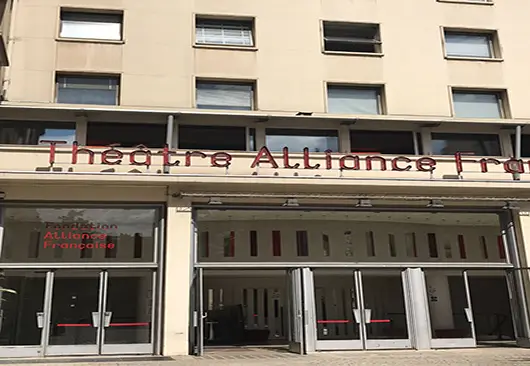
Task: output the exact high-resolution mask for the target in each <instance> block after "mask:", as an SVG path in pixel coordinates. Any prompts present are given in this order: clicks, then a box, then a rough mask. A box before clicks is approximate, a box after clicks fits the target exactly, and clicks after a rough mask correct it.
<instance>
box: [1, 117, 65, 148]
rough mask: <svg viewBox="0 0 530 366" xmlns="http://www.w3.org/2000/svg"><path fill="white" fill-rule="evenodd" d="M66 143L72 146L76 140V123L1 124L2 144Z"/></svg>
mask: <svg viewBox="0 0 530 366" xmlns="http://www.w3.org/2000/svg"><path fill="white" fill-rule="evenodd" d="M49 140H53V141H64V142H66V143H67V144H72V143H73V142H74V140H75V123H74V122H40V121H39V122H26V121H5V122H4V121H2V122H0V144H13V145H41V144H46V143H43V142H42V141H49Z"/></svg>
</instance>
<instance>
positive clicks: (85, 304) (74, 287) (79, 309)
mask: <svg viewBox="0 0 530 366" xmlns="http://www.w3.org/2000/svg"><path fill="white" fill-rule="evenodd" d="M98 299H99V272H96V271H87V270H83V271H81V270H78V271H75V270H74V271H72V270H65V271H60V270H59V271H57V272H56V273H55V279H54V284H53V300H52V313H51V328H50V341H49V343H50V345H89V344H94V345H95V344H96V334H97V327H96V325H97V324H94V318H96V322H97V321H98V320H97V319H98V318H97V317H98Z"/></svg>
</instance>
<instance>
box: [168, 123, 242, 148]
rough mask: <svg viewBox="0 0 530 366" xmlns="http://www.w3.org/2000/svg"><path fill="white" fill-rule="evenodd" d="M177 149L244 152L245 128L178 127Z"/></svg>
mask: <svg viewBox="0 0 530 366" xmlns="http://www.w3.org/2000/svg"><path fill="white" fill-rule="evenodd" d="M178 138H179V142H178V147H179V149H188V150H217V151H227V150H228V151H231V150H232V151H245V150H246V131H245V127H233V126H202V125H179V130H178Z"/></svg>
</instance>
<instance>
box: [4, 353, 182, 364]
mask: <svg viewBox="0 0 530 366" xmlns="http://www.w3.org/2000/svg"><path fill="white" fill-rule="evenodd" d="M171 360H172V358H171V357H168V356H145V355H142V356H84V357H68V356H63V357H42V358H16V359H14V358H0V364H10V363H16V364H22V363H24V364H26V363H27V364H41V363H44V364H49V365H55V364H62V363H64V364H68V363H76V362H83V363H92V362H94V363H95V362H139V361H140V362H150V361H171Z"/></svg>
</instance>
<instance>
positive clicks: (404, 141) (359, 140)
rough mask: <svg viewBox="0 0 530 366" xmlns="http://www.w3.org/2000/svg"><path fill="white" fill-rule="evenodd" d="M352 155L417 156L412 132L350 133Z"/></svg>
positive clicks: (356, 131)
mask: <svg viewBox="0 0 530 366" xmlns="http://www.w3.org/2000/svg"><path fill="white" fill-rule="evenodd" d="M350 146H351V152H352V153H361V154H363V153H366V154H403V155H414V154H416V152H415V148H414V134H413V132H411V131H359V130H352V131H350Z"/></svg>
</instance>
